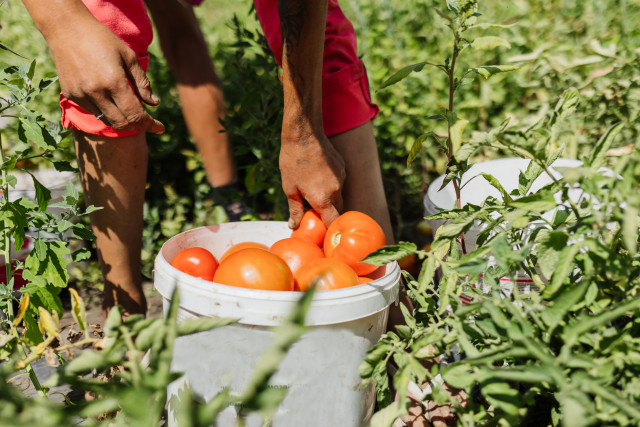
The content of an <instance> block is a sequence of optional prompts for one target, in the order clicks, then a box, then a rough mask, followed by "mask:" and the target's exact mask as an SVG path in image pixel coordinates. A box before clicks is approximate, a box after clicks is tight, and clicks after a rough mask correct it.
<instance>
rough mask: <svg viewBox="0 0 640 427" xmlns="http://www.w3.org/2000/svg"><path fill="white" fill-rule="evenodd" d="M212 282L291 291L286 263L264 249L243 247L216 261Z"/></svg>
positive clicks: (290, 280)
mask: <svg viewBox="0 0 640 427" xmlns="http://www.w3.org/2000/svg"><path fill="white" fill-rule="evenodd" d="M213 281H214V282H216V283H222V284H224V285H229V286H237V287H242V288H251V289H265V290H269V291H292V290H293V273H291V269H290V268H289V266H288V265H287V263H286V262H284V260H283V259H282V258H280V257H279V256H278V255H276V254H274V253H271V252H269V251H268V250H266V249H260V248H246V249H241V250H239V251H236V252H234V253H232V254H231V255H229V256H228V257H226V258H225V259H224V260H222V261H221V262H220V266H219V267H218V270H217V271H216V274H215V276H214V277H213Z"/></svg>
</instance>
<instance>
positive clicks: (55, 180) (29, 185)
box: [0, 169, 77, 289]
mask: <svg viewBox="0 0 640 427" xmlns="http://www.w3.org/2000/svg"><path fill="white" fill-rule="evenodd" d="M31 173H32V174H33V175H34V176H35V177H36V179H37V180H38V182H40V183H41V184H42V185H44V186H45V187H47V189H48V190H49V191H50V192H51V200H50V202H49V204H50V205H52V204H54V203H58V202H61V201H62V200H63V198H64V194H65V191H66V188H67V182H68V181H71V182H72V183H73V184H74V185H75V184H76V182H77V175H76V173H74V172H68V171H65V172H60V171H57V170H55V169H42V170H35V171H32V172H31ZM11 175H13V176H15V178H16V185H15V186H14V187H10V188H9V200H10V201H12V202H14V201H16V200H18V199H19V198H21V197H22V198H25V199H28V200H31V201H33V202H35V200H36V190H35V187H34V185H33V178H32V177H31V175H30V174H29V173H27V172H16V173H12V174H11ZM1 195H2V190H0V196H1ZM47 212H49V213H51V214H58V215H59V214H60V213H61V212H63V210H62V209H60V208H54V207H48V208H47ZM27 234H34V233H31V232H28V233H27ZM72 234H73V230H71V229H69V230H67V231H66V232H65V233H64V235H65V236H67V237H70V236H71V235H72ZM45 236H46V233H42V232H40V237H45ZM14 249H15V248H14V247H13V243H12V245H11V251H12V253H11V257H10V258H11V259H17V260H20V261H24V260H25V259H26V258H27V256H28V255H29V253H31V251H32V250H33V240H32V239H31V238H29V237H28V236H27V237H26V238H25V243H24V245H23V246H22V248H21V249H20V250H19V251H18V252H17V253H15V251H14ZM5 267H6V260H5V257H4V255H0V271H1V272H0V283H6V272H5V270H6V269H5ZM24 284H26V281H25V280H24V279H22V276H21V275H20V274H19V273H18V274H17V276H16V277H15V285H14V288H15V289H18V288H19V287H21V286H22V285H24Z"/></svg>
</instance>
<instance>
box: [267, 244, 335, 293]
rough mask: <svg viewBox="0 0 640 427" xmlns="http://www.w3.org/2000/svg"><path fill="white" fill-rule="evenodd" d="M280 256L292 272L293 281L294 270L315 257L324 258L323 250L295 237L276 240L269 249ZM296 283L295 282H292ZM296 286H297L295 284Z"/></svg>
mask: <svg viewBox="0 0 640 427" xmlns="http://www.w3.org/2000/svg"><path fill="white" fill-rule="evenodd" d="M269 250H270V251H271V252H273V253H274V254H276V255H278V256H279V257H280V258H282V259H283V260H284V261H285V262H286V263H287V265H288V266H289V268H290V269H291V272H292V273H293V277H294V282H295V276H296V272H297V271H298V270H299V269H300V267H301V266H303V265H304V264H306V263H307V262H309V261H311V260H312V259H315V258H324V252H323V251H322V249H320V248H319V247H318V246H316V245H314V244H313V243H311V242H308V241H306V240H302V239H298V238H297V237H287V238H286V239H282V240H278V241H277V242H275V243H274V244H273V245H271V248H270V249H269ZM294 285H296V283H294ZM296 288H297V286H296Z"/></svg>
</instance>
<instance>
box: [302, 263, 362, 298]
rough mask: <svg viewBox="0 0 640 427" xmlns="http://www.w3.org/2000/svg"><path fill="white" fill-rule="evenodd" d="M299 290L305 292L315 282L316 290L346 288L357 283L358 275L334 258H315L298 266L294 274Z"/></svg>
mask: <svg viewBox="0 0 640 427" xmlns="http://www.w3.org/2000/svg"><path fill="white" fill-rule="evenodd" d="M296 281H297V283H298V286H299V287H300V290H301V291H303V292H305V291H308V290H309V288H311V285H313V284H314V283H315V284H316V290H318V291H328V290H331V289H340V288H348V287H351V286H356V285H359V284H360V282H359V281H358V275H357V274H356V272H355V271H353V269H352V268H351V267H349V266H348V265H347V264H345V263H344V262H342V261H340V260H338V259H336V258H316V259H312V260H311V261H309V262H307V263H306V264H305V265H303V266H302V267H300V269H299V270H298V272H297V274H296Z"/></svg>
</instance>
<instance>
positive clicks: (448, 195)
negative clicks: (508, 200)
mask: <svg viewBox="0 0 640 427" xmlns="http://www.w3.org/2000/svg"><path fill="white" fill-rule="evenodd" d="M529 162H530V160H529V159H521V158H506V159H498V160H489V161H486V162H480V163H476V164H474V165H473V166H471V167H470V168H469V170H468V171H467V172H466V173H465V174H464V176H463V177H462V182H461V188H462V190H461V191H460V201H461V205H462V206H465V205H466V204H468V203H471V204H474V205H482V204H483V203H484V201H485V200H486V199H487V198H489V197H495V198H497V199H498V200H502V195H501V194H500V192H499V191H498V190H497V189H496V188H495V187H493V186H492V185H491V184H489V182H488V181H487V180H486V179H484V177H482V176H481V174H483V173H486V174H489V175H492V176H493V177H495V178H496V179H497V180H498V182H500V184H501V185H502V187H503V188H504V189H505V190H506V191H507V192H511V191H512V190H515V189H516V188H518V177H519V175H520V172H525V171H526V170H527V167H529ZM581 165H582V162H581V161H579V160H571V159H558V160H556V161H555V162H554V163H553V164H552V165H551V167H550V168H549V172H550V173H551V174H552V175H553V176H554V178H561V177H562V175H561V174H560V172H558V171H557V170H555V168H572V167H579V166H581ZM444 178H445V176H444V175H440V176H439V177H438V178H436V179H435V180H434V181H433V182H432V183H431V184H430V185H429V188H428V189H427V194H426V195H425V196H424V213H425V216H430V215H434V214H437V213H439V212H441V211H443V210H449V209H452V208H454V207H455V204H456V193H455V190H454V187H453V183H452V182H449V183H448V184H447V185H446V186H445V187H444V188H443V189H442V190H440V187H441V186H442V183H443V182H444ZM551 182H552V178H551V177H550V176H549V175H548V174H547V173H546V172H543V173H542V174H541V175H540V176H539V177H538V178H537V179H536V180H535V181H534V182H533V184H532V185H531V189H530V193H535V192H536V191H538V190H539V189H540V188H542V187H544V186H545V185H548V184H550V183H551ZM580 194H581V192H580V190H579V189H575V190H572V191H570V192H569V197H571V198H572V199H576V200H577V199H578V198H579V195H580ZM558 198H559V195H558ZM427 222H428V223H429V225H430V226H431V228H432V229H433V230H434V231H435V230H437V229H438V227H440V226H441V225H442V224H444V222H445V220H427ZM478 224H479V222H478ZM480 231H482V228H480V227H479V226H474V227H472V228H471V229H470V230H469V231H468V232H467V233H466V234H465V243H466V246H467V249H468V250H469V251H471V250H473V249H474V248H475V246H476V244H475V242H476V239H477V237H478V233H480Z"/></svg>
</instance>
